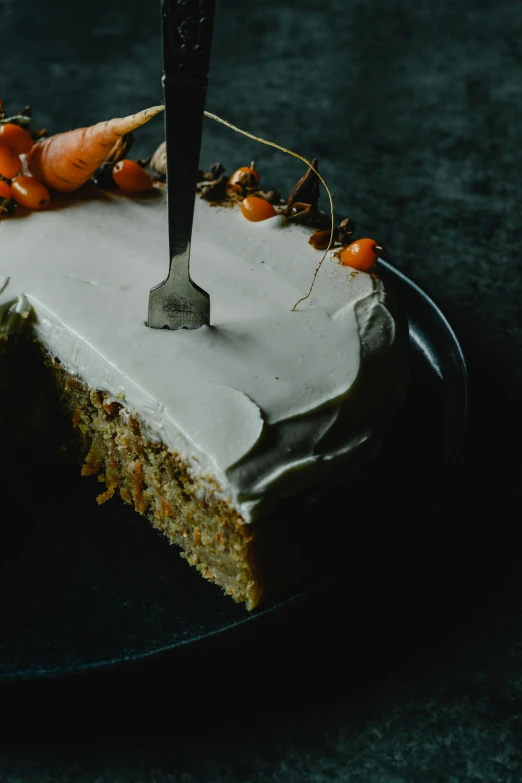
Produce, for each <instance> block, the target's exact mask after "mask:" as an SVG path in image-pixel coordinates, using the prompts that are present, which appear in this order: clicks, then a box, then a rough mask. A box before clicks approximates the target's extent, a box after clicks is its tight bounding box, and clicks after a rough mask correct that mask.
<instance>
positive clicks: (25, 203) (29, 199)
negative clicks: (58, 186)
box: [11, 176, 51, 209]
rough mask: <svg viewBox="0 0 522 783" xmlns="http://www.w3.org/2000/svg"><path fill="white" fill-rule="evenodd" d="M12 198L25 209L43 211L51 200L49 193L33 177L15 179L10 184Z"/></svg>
mask: <svg viewBox="0 0 522 783" xmlns="http://www.w3.org/2000/svg"><path fill="white" fill-rule="evenodd" d="M11 193H12V197H13V198H14V200H15V201H16V203H17V204H20V206H21V207H26V208H27V209H43V208H44V207H46V206H47V204H48V203H49V201H50V200H51V196H50V195H49V191H48V190H47V188H46V187H45V185H42V183H41V182H39V181H38V180H37V179H35V178H34V177H26V176H23V177H17V178H16V179H15V180H13V182H12V183H11Z"/></svg>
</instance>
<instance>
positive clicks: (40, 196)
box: [0, 122, 51, 212]
mask: <svg viewBox="0 0 522 783" xmlns="http://www.w3.org/2000/svg"><path fill="white" fill-rule="evenodd" d="M32 146H33V139H32V137H31V134H30V133H29V132H28V131H26V130H25V128H22V127H21V126H20V125H15V124H14V123H11V122H7V123H5V124H3V125H0V199H3V200H4V201H3V202H2V203H3V204H4V208H3V209H1V210H0V212H3V211H8V208H9V207H10V206H12V205H13V203H16V204H19V205H20V206H21V207H26V208H27V209H43V207H45V206H47V204H48V203H49V201H50V198H51V197H50V195H49V191H48V190H47V188H46V187H45V185H43V184H42V183H41V182H39V181H38V180H37V179H35V178H34V177H28V176H26V175H24V174H23V173H22V172H23V163H22V159H21V157H20V155H27V153H28V152H30V151H31V147H32Z"/></svg>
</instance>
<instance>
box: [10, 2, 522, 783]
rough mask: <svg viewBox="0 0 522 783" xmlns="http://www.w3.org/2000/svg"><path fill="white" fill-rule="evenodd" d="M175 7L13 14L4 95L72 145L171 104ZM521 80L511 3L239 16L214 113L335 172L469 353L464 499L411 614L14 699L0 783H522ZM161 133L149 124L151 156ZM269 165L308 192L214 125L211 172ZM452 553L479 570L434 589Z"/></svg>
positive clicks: (300, 628) (421, 546) (230, 9)
mask: <svg viewBox="0 0 522 783" xmlns="http://www.w3.org/2000/svg"><path fill="white" fill-rule="evenodd" d="M157 11H158V9H157V8H156V4H154V3H153V4H146V3H140V4H138V3H137V2H136V1H135V0H111V3H107V2H105V1H104V2H102V0H91V2H90V3H89V5H88V9H86V8H85V7H82V8H81V9H80V10H77V7H76V6H74V5H71V4H70V3H67V2H65V0H48V2H46V3H39V4H38V3H36V2H35V1H34V0H16V2H14V0H3V2H0V29H1V30H2V39H1V40H2V55H3V66H2V69H1V71H0V95H1V96H2V97H3V99H4V102H5V103H6V104H7V103H9V105H10V106H11V104H13V103H14V104H18V103H20V104H25V103H28V104H31V105H32V106H33V110H34V118H35V126H36V127H38V126H46V127H48V128H49V129H50V130H51V131H54V130H61V129H63V128H65V127H74V126H77V125H79V124H85V125H88V124H91V123H93V122H96V121H98V120H100V119H107V118H108V117H110V116H121V115H124V114H128V113H131V112H133V111H135V110H136V109H138V108H142V107H145V106H148V105H153V104H156V103H157V102H159V101H160V100H161V87H160V80H159V74H160V44H159V17H158V13H157ZM521 65H522V8H521V6H520V3H518V2H516V1H515V0H499V2H497V3H495V4H494V5H492V4H491V3H490V2H486V0H473V1H472V0H461V2H460V3H458V4H456V3H454V2H450V0H440V2H438V3H430V2H426V0H422V1H421V2H417V3H410V2H407V0H394V2H387V1H386V0H354V1H353V2H343V0H326V2H325V3H323V4H322V5H318V4H317V3H312V2H311V0H301V2H299V3H286V4H285V3H280V2H277V0H265V2H264V3H262V4H251V3H245V2H242V0H220V2H219V4H218V15H217V21H216V31H215V40H214V50H213V60H212V71H211V77H210V84H209V92H208V101H207V108H208V109H209V110H210V111H212V112H214V113H216V114H218V115H221V116H222V117H224V118H226V119H228V120H230V121H231V122H233V123H235V124H237V125H239V126H240V127H243V128H245V129H247V130H249V131H251V132H253V133H255V134H258V135H260V136H263V137H265V138H267V139H270V140H274V141H277V142H279V143H281V144H283V145H285V146H286V147H289V148H291V149H293V150H295V151H297V152H299V153H301V154H303V155H305V156H306V157H310V158H311V157H317V158H318V159H319V164H320V168H321V171H322V173H323V175H324V176H325V178H326V180H327V182H328V183H329V185H330V187H331V189H332V191H333V193H334V198H335V204H336V209H337V211H338V214H339V215H343V216H349V217H350V218H352V219H353V220H354V221H355V223H356V225H357V229H358V233H359V235H363V236H372V237H375V238H376V239H377V240H379V242H380V243H381V244H382V245H383V246H384V247H385V249H386V257H387V258H388V259H389V260H390V261H391V262H392V263H393V264H395V265H396V266H397V267H399V268H400V269H402V270H403V271H404V272H406V273H407V274H408V275H410V276H411V277H412V278H413V279H414V280H415V281H416V282H418V283H419V284H420V285H421V286H422V287H424V288H425V289H426V291H427V292H428V293H429V294H431V295H432V296H433V298H434V299H435V300H436V301H437V303H438V304H439V305H440V306H441V308H442V310H443V311H444V312H445V314H446V315H447V316H448V318H449V319H450V321H451V323H452V324H453V326H454V328H455V330H456V332H457V334H458V336H459V338H460V339H461V341H462V344H463V348H464V351H465V354H466V358H467V360H468V363H469V369H470V380H471V416H470V425H469V429H468V439H467V445H466V449H465V455H464V460H463V463H462V467H461V472H462V476H461V481H460V491H459V492H458V493H457V495H456V496H455V497H454V498H453V499H452V502H451V503H450V504H448V505H447V507H446V510H445V512H440V511H439V512H438V514H439V515H438V516H433V515H431V516H425V515H423V512H422V509H419V536H418V540H416V541H415V542H414V544H415V552H416V555H415V556H414V557H413V561H414V562H415V563H416V567H414V568H413V569H412V570H411V571H410V572H408V573H404V572H402V573H401V576H400V578H399V579H398V585H399V586H396V587H394V588H393V589H392V590H391V594H390V592H389V591H390V586H389V585H388V584H381V583H379V580H378V578H377V579H376V580H375V581H373V580H372V584H371V585H370V586H368V585H364V589H361V592H360V595H357V596H355V600H354V601H353V602H347V601H346V597H340V596H337V597H336V596H335V595H332V596H330V598H329V601H328V609H326V610H325V602H324V597H323V599H322V600H321V601H319V602H318V603H317V605H314V606H307V607H306V609H302V610H298V611H296V612H295V614H294V615H292V617H291V618H285V619H284V620H281V621H280V622H279V623H276V624H275V625H271V626H270V627H268V628H261V629H258V630H256V631H255V632H252V633H251V635H250V637H249V638H247V639H245V638H242V639H241V640H238V639H236V638H235V637H234V636H231V637H227V638H224V639H222V640H217V641H215V642H214V643H213V644H212V645H210V647H204V648H196V649H195V650H191V651H190V652H189V651H187V652H185V653H183V654H178V655H176V656H174V657H169V656H167V657H165V658H162V659H159V660H156V661H154V662H149V663H147V664H143V665H141V666H132V667H127V668H125V667H123V668H120V669H116V670H114V671H109V672H103V673H98V674H94V673H93V674H90V675H85V676H82V677H78V678H68V679H66V680H59V681H52V682H40V683H26V684H21V685H17V686H16V687H15V686H9V687H8V688H5V689H3V698H4V708H3V710H2V712H3V714H4V718H5V719H7V722H8V723H9V724H10V731H6V732H5V737H6V738H8V737H9V736H13V738H14V739H17V740H18V742H22V741H24V743H25V744H24V745H23V746H22V745H17V744H12V745H10V746H9V747H7V746H5V747H4V749H3V752H1V753H0V781H4V780H5V781H17V783H18V781H19V782H20V783H26V782H27V783H29V782H31V783H32V782H33V781H35V782H36V781H38V782H39V783H40V781H46V782H47V781H60V782H61V781H69V780H74V781H75V782H76V783H82V782H83V781H91V780H92V781H100V783H101V781H103V782H105V781H111V783H115V782H117V783H119V782H120V781H121V783H126V782H127V781H145V780H147V781H158V782H159V781H178V780H179V781H183V783H192V781H247V780H248V781H265V780H266V781H268V780H270V781H284V783H286V781H294V780H295V781H300V783H301V782H302V781H314V783H315V782H317V783H319V782H322V781H323V780H324V781H326V780H336V781H344V780H346V781H350V783H357V782H358V781H361V783H367V782H368V783H381V782H382V783H388V782H390V783H392V782H393V783H412V782H415V783H416V781H422V782H423V783H425V781H430V783H436V782H437V781H441V783H442V782H444V783H447V782H448V781H454V782H455V783H457V782H458V783H468V781H469V783H471V781H473V782H474V783H479V782H480V783H489V781H491V783H493V781H495V782H496V781H499V780H501V781H502V782H503V783H511V782H513V783H515V781H519V780H520V779H522V763H521V761H522V760H521V750H520V731H521V708H522V680H521V676H520V671H521V667H522V623H521V620H522V618H521V605H522V603H521V600H522V598H521V592H522V591H521V587H522V573H521V560H520V556H519V555H518V548H517V547H516V532H515V531H514V527H515V520H517V519H518V516H519V513H520V511H519V509H520V484H521V473H522V471H521V460H520V457H519V455H518V449H517V441H518V440H519V439H520V433H521V415H520V404H519V402H520V400H521V398H522V361H521V355H522V350H521V349H522V329H521V328H520V327H521V322H522V286H521V280H522V275H521V272H522V262H520V261H519V260H518V254H517V250H518V248H517V245H516V242H517V239H518V237H519V236H520V233H521V228H522V211H521V208H520V197H519V194H520V191H521V185H520V178H521V174H520V172H521V170H522V165H521V164H522V160H521V159H522V152H521V140H520V128H521V127H522V81H521V78H520V68H521ZM161 136H162V127H161V123H160V122H155V123H151V124H150V125H147V126H145V127H144V128H143V129H142V130H141V131H140V133H139V136H138V141H137V144H136V148H135V150H133V155H135V156H136V157H141V156H143V157H145V156H146V155H148V154H150V152H151V150H152V149H153V148H154V147H155V145H156V144H157V143H158V142H159V141H160V139H161ZM253 157H254V158H255V159H256V161H257V166H258V168H259V170H260V171H261V174H262V178H263V179H262V181H263V185H265V186H267V189H268V186H271V187H277V188H278V189H279V190H280V191H281V192H282V193H283V195H285V194H286V193H287V192H289V190H290V189H291V187H292V186H293V184H294V183H295V181H296V180H297V179H298V178H299V177H300V176H301V175H302V173H303V166H302V164H300V163H299V162H298V161H296V160H295V159H293V158H290V157H288V156H285V155H283V154H282V153H279V152H276V151H275V150H272V149H269V148H267V147H261V146H258V145H255V144H254V142H252V141H250V140H249V139H246V138H244V137H242V136H238V135H237V134H234V133H233V132H232V131H230V130H228V129H226V128H224V127H222V126H220V125H217V124H216V123H213V122H212V121H210V120H206V121H205V137H204V143H203V150H202V165H203V166H208V165H209V164H210V163H212V162H214V161H215V160H221V161H222V162H223V163H224V164H226V165H227V168H228V169H229V170H231V169H232V168H234V167H236V166H237V165H242V164H245V163H248V162H249V161H250V160H251V159H252V158H253ZM0 252H1V245H0ZM405 491H406V490H405ZM517 501H518V502H517ZM512 520H513V521H512ZM441 538H443V541H442V543H441ZM435 540H438V543H439V547H445V548H446V554H448V553H450V555H451V553H452V552H453V551H455V552H458V553H459V554H458V557H457V555H455V557H454V558H453V559H452V558H451V557H449V562H448V559H446V560H445V561H444V565H443V567H442V566H441V574H440V583H439V584H436V585H433V584H432V585H426V584H423V582H422V573H421V572H422V568H421V561H422V557H424V556H428V557H429V556H430V553H432V551H433V541H435ZM457 542H458V545H457ZM463 542H464V545H463ZM438 551H439V552H440V550H438ZM441 563H442V560H441ZM420 586H422V589H420ZM380 596H386V600H384V599H383V600H381V599H380ZM91 710H93V714H92V717H90V716H89V714H90V711H91ZM53 711H56V712H57V714H56V715H53V714H52V713H53ZM95 740H96V741H101V740H104V744H103V745H101V744H97V745H96V746H94V745H93V744H92V743H93V742H94V741H95ZM131 740H132V742H131ZM71 743H74V744H71Z"/></svg>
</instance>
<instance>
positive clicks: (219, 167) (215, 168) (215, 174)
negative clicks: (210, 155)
mask: <svg viewBox="0 0 522 783" xmlns="http://www.w3.org/2000/svg"><path fill="white" fill-rule="evenodd" d="M209 171H210V173H211V174H212V179H219V178H220V177H221V176H222V175H223V174H224V173H225V167H224V166H223V164H222V163H219V162H218V163H213V164H212V165H211V167H210V169H209Z"/></svg>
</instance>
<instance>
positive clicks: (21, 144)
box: [0, 122, 33, 155]
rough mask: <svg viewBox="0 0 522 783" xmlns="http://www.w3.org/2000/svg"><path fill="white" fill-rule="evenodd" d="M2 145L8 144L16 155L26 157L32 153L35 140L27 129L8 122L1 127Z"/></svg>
mask: <svg viewBox="0 0 522 783" xmlns="http://www.w3.org/2000/svg"><path fill="white" fill-rule="evenodd" d="M0 144H6V145H7V146H8V147H9V149H10V150H11V152H14V153H15V155H26V154H27V153H28V152H30V151H31V147H32V146H33V140H32V138H31V134H30V133H29V132H28V131H26V130H25V128H21V127H20V126H19V125H15V124H14V122H7V123H6V124H5V125H0Z"/></svg>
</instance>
